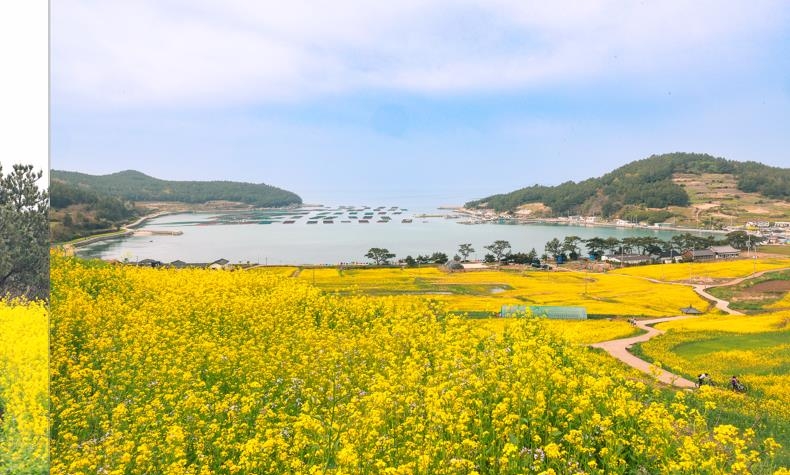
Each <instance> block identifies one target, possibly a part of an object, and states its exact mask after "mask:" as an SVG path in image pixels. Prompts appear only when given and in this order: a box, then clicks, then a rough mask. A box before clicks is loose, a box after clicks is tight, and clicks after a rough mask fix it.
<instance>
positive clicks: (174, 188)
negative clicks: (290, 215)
mask: <svg viewBox="0 0 790 475" xmlns="http://www.w3.org/2000/svg"><path fill="white" fill-rule="evenodd" d="M49 195H50V205H51V213H50V233H51V236H52V241H53V242H62V241H66V240H70V239H75V238H79V237H84V236H89V235H94V234H98V233H106V232H114V231H117V230H118V229H119V228H120V226H121V225H123V224H124V223H127V222H129V221H130V220H133V219H135V218H137V217H139V216H141V215H143V214H146V213H149V212H151V211H166V210H174V209H179V206H178V205H176V204H180V205H181V206H180V207H181V208H183V207H184V206H186V207H188V208H193V209H201V208H205V207H210V208H221V207H226V208H230V207H253V208H281V207H288V206H299V205H301V204H302V198H300V197H299V195H297V194H296V193H293V192H291V191H287V190H283V189H281V188H277V187H275V186H271V185H267V184H264V183H242V182H234V181H172V180H161V179H159V178H154V177H151V176H148V175H146V174H144V173H141V172H139V171H136V170H126V171H121V172H117V173H111V174H109V175H89V174H86V173H79V172H73V171H63V170H51V172H50V187H49Z"/></svg>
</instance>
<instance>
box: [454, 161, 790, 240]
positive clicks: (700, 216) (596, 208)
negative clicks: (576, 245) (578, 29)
mask: <svg viewBox="0 0 790 475" xmlns="http://www.w3.org/2000/svg"><path fill="white" fill-rule="evenodd" d="M464 208H466V209H468V210H472V211H478V212H481V211H487V212H490V213H496V214H497V215H504V216H507V215H510V216H516V217H521V218H550V217H555V218H556V217H563V216H572V215H577V216H579V215H581V216H598V217H601V218H604V219H621V220H626V221H629V222H647V223H650V224H653V223H657V222H666V221H672V222H673V223H676V224H683V225H691V226H695V227H706V228H723V227H725V226H727V225H731V224H734V223H739V222H740V223H744V222H748V221H752V220H766V219H779V220H785V221H786V220H787V218H788V217H790V169H788V168H779V167H772V166H768V165H764V164H762V163H758V162H753V161H749V162H738V161H734V160H727V159H724V158H720V157H714V156H712V155H707V154H698V153H682V152H676V153H669V154H662V155H652V156H650V157H648V158H645V159H643V160H637V161H633V162H631V163H628V164H626V165H624V166H622V167H619V168H617V169H615V170H613V171H611V172H609V173H607V174H605V175H603V176H601V177H598V178H588V179H586V180H583V181H580V182H578V183H577V182H573V181H568V182H565V183H562V184H560V185H557V186H545V185H533V186H528V187H526V188H521V189H519V190H515V191H512V192H509V193H503V194H497V195H492V196H488V197H485V198H481V199H477V200H473V201H469V202H467V203H466V204H465V205H464Z"/></svg>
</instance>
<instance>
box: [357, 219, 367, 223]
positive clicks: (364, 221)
mask: <svg viewBox="0 0 790 475" xmlns="http://www.w3.org/2000/svg"><path fill="white" fill-rule="evenodd" d="M359 222H360V223H365V224H367V223H369V222H370V221H368V220H367V219H360V220H359Z"/></svg>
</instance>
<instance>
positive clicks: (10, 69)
mask: <svg viewBox="0 0 790 475" xmlns="http://www.w3.org/2000/svg"><path fill="white" fill-rule="evenodd" d="M47 31H48V25H47V3H46V2H6V3H4V4H3V5H0V58H2V66H3V73H2V74H0V167H2V174H3V175H5V174H8V173H10V172H11V170H12V167H13V165H14V164H23V165H33V167H34V169H35V170H36V171H41V172H42V173H43V174H44V175H43V177H42V179H41V180H39V182H38V183H37V185H38V186H39V188H46V187H47V182H48V176H47V175H48V173H47V169H48V161H49V150H48V145H49V142H48V140H47V135H48V127H49V122H48V119H47V114H48V107H49V106H48V74H47V68H48V55H47V51H48V41H47Z"/></svg>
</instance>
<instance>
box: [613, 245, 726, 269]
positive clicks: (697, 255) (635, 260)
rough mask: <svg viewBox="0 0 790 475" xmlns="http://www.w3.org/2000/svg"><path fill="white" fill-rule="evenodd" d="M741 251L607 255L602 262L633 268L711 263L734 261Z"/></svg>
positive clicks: (721, 248) (720, 248) (717, 248)
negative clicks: (724, 260)
mask: <svg viewBox="0 0 790 475" xmlns="http://www.w3.org/2000/svg"><path fill="white" fill-rule="evenodd" d="M740 253H741V251H740V250H738V249H735V248H734V247H732V246H711V247H708V248H706V249H689V250H687V251H685V252H682V253H679V252H674V251H670V252H664V253H661V254H660V255H657V254H607V255H605V256H603V257H601V260H602V261H605V262H610V263H612V264H615V265H622V266H634V265H642V264H657V263H662V264H670V263H673V262H698V261H713V260H717V259H734V258H736V257H738V256H740Z"/></svg>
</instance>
